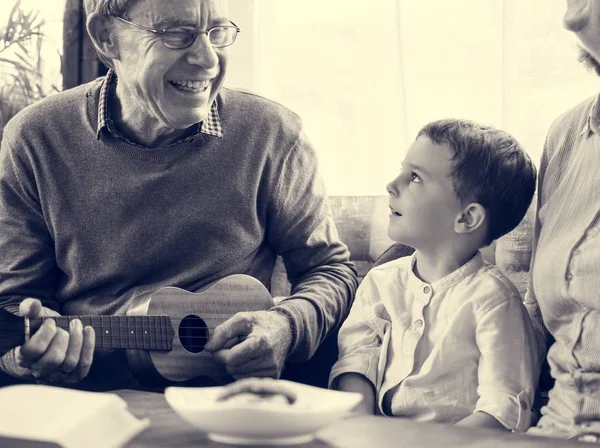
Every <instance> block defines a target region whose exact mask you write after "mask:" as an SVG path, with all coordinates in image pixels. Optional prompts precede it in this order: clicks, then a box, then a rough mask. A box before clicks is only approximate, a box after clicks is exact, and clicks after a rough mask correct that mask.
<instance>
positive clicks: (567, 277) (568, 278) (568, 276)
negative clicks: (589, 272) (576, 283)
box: [565, 272, 573, 282]
mask: <svg viewBox="0 0 600 448" xmlns="http://www.w3.org/2000/svg"><path fill="white" fill-rule="evenodd" d="M565 277H566V279H567V281H568V282H570V281H571V280H573V274H571V273H570V272H567V275H566V276H565Z"/></svg>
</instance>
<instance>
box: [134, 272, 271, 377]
mask: <svg viewBox="0 0 600 448" xmlns="http://www.w3.org/2000/svg"><path fill="white" fill-rule="evenodd" d="M272 306H273V299H272V297H271V295H270V293H269V291H268V290H267V288H265V286H264V285H263V284H262V283H261V282H260V281H258V280H257V279H255V278H253V277H250V276H248V275H242V274H235V275H230V276H228V277H225V278H223V279H221V280H218V281H216V282H214V283H211V284H210V285H208V286H207V287H206V288H204V289H203V290H200V291H198V292H189V291H186V290H184V289H181V288H176V287H172V286H168V287H163V288H160V289H158V290H156V291H154V292H152V293H150V294H147V295H143V296H140V297H138V298H136V299H135V300H134V302H133V303H132V304H131V306H130V307H129V309H128V311H127V315H128V316H134V315H145V316H148V315H168V316H169V317H170V320H171V325H172V326H173V330H174V337H173V348H172V350H170V351H150V350H138V349H135V350H134V349H128V350H126V353H127V358H128V361H129V365H130V368H131V369H132V371H133V373H134V374H135V376H136V377H138V379H140V381H142V382H143V383H145V384H153V383H154V384H156V383H162V382H164V380H167V381H168V382H175V383H178V382H185V381H188V380H192V379H196V378H199V377H205V378H206V377H208V378H211V379H212V380H213V381H215V382H217V383H219V384H224V383H228V382H231V381H233V378H232V377H231V376H230V375H229V374H228V373H227V372H226V370H225V368H224V366H223V365H222V364H220V363H217V362H215V361H213V359H212V356H211V355H210V353H208V352H207V351H206V350H204V344H205V343H206V342H207V341H208V338H209V337H210V336H211V334H212V331H213V330H214V328H215V327H217V326H218V325H220V324H222V323H223V322H225V321H226V320H227V319H229V318H230V317H231V316H233V315H234V314H235V313H237V312H240V311H258V310H268V309H270V308H271V307H272Z"/></svg>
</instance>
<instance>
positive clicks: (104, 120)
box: [97, 69, 223, 148]
mask: <svg viewBox="0 0 600 448" xmlns="http://www.w3.org/2000/svg"><path fill="white" fill-rule="evenodd" d="M116 83H117V74H116V73H115V71H114V70H112V69H110V70H109V71H108V73H107V74H106V77H105V78H104V81H103V84H102V88H101V89H100V99H99V101H98V130H97V136H98V138H100V132H101V131H102V129H104V128H106V129H107V130H108V131H109V132H110V133H111V134H112V135H113V137H115V138H118V139H120V140H123V141H125V142H127V143H128V144H130V145H133V146H138V147H141V148H143V147H144V146H143V145H140V144H139V143H136V142H134V141H132V140H130V139H128V138H127V137H126V136H124V135H123V134H122V133H120V132H119V131H118V130H117V128H116V127H115V124H114V122H113V121H112V119H111V118H110V113H109V107H108V95H109V92H110V88H111V85H112V84H116ZM199 133H203V134H208V135H213V136H215V137H222V136H223V131H222V128H221V120H220V118H219V110H218V105H217V100H215V101H213V103H212V105H211V107H210V113H209V114H208V116H207V117H206V120H204V121H202V122H200V123H198V125H197V128H196V131H195V132H193V134H192V135H188V136H186V137H185V138H182V139H181V140H178V141H176V142H174V143H171V145H176V144H179V143H182V142H186V141H189V140H192V139H193V138H195V137H196V136H197V135H198V134H199ZM171 145H168V146H171Z"/></svg>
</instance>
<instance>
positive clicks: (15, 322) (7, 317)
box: [0, 308, 25, 356]
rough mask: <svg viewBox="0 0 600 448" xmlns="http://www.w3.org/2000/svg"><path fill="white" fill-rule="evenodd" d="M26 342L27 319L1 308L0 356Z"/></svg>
mask: <svg viewBox="0 0 600 448" xmlns="http://www.w3.org/2000/svg"><path fill="white" fill-rule="evenodd" d="M24 342H25V319H23V318H22V317H19V316H16V315H14V314H12V313H9V312H8V311H6V310H5V309H4V308H0V356H2V355H4V354H5V353H6V352H8V351H9V350H12V349H13V348H15V347H16V346H18V345H21V344H23V343H24Z"/></svg>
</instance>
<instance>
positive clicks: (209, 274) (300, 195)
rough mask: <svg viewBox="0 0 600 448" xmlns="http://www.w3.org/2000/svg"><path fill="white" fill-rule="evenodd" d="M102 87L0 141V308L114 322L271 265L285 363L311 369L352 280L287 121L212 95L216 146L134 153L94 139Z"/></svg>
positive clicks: (204, 138) (305, 149) (294, 127)
mask: <svg viewBox="0 0 600 448" xmlns="http://www.w3.org/2000/svg"><path fill="white" fill-rule="evenodd" d="M102 82H103V79H99V80H96V81H93V82H91V83H89V84H86V85H83V86H80V87H77V88H75V89H71V90H69V91H66V92H62V93H60V94H56V95H54V96H51V97H49V98H47V99H45V100H43V101H40V102H38V103H36V104H35V105H33V106H30V107H29V108H27V109H25V110H24V111H22V112H21V113H20V114H18V115H17V116H16V117H14V118H13V119H12V120H11V121H10V122H9V123H8V125H7V127H6V129H5V132H4V138H3V141H2V147H1V151H0V306H3V307H5V308H7V309H9V310H15V309H17V307H18V304H19V303H20V301H21V300H22V298H24V297H37V298H40V299H42V300H43V302H44V304H45V305H46V306H50V307H53V308H55V309H57V310H58V311H59V312H60V313H62V314H123V313H125V311H126V309H127V307H128V305H129V303H130V301H131V300H132V298H133V297H135V296H136V295H139V294H141V293H144V292H147V291H152V290H154V289H157V288H159V287H161V286H166V285H173V286H178V287H181V288H184V289H187V290H190V291H194V290H197V289H199V288H200V287H202V286H203V285H205V284H206V283H208V282H211V281H214V280H215V279H218V278H221V277H224V276H226V275H229V274H234V273H243V274H249V275H251V276H254V277H256V278H257V279H259V280H260V281H261V282H263V283H264V284H265V285H267V286H269V283H270V278H271V274H272V270H273V265H274V262H275V258H276V256H277V255H278V254H280V255H282V256H283V258H284V261H285V265H286V268H287V272H288V276H289V277H290V280H291V281H292V284H293V290H292V296H291V297H290V298H288V299H286V300H284V301H283V302H282V303H281V304H280V305H279V307H280V308H282V309H285V311H286V314H288V316H289V317H291V319H292V321H293V326H294V336H293V342H292V348H291V354H292V355H293V357H294V358H296V359H298V360H303V359H307V358H308V357H309V356H311V355H312V353H314V351H315V350H316V348H317V347H318V345H319V344H320V343H321V342H322V341H323V339H324V338H325V336H326V335H327V334H328V332H329V331H330V330H332V329H333V328H334V327H335V326H336V325H337V324H339V323H340V321H341V320H342V319H343V318H344V317H345V316H346V314H347V312H348V309H349V305H350V302H351V299H352V297H353V294H354V292H355V289H356V284H357V280H356V273H355V270H354V266H353V265H352V263H350V262H349V252H348V250H347V247H346V246H345V245H344V244H343V243H342V242H341V241H340V240H339V238H338V236H337V232H336V229H335V225H334V223H333V220H332V219H331V214H330V211H329V207H328V205H327V202H326V197H325V194H324V191H323V185H322V183H321V180H320V177H319V175H318V171H317V161H316V156H315V152H314V150H313V148H312V146H311V144H310V143H309V141H308V140H307V139H306V137H305V135H304V134H303V132H302V123H301V120H300V119H299V118H298V116H296V115H295V114H293V113H292V112H290V111H289V110H287V109H286V108H284V107H282V106H281V105H279V104H277V103H274V102H272V101H268V100H266V99H264V98H261V97H259V96H257V95H254V94H251V93H248V92H242V91H238V90H232V89H223V90H222V91H221V93H220V94H219V97H218V101H219V115H220V118H221V123H222V126H223V137H221V138H220V137H216V136H210V135H206V134H199V135H198V136H197V137H195V139H193V140H192V141H188V142H182V143H180V144H177V145H173V146H169V147H166V148H156V149H143V148H139V147H135V146H131V145H128V144H126V143H124V142H123V141H121V140H119V139H116V138H114V137H112V136H111V135H110V133H108V132H105V133H101V134H100V136H99V138H98V136H97V135H96V129H97V122H98V117H97V114H98V98H99V91H100V87H101V83H102Z"/></svg>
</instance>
